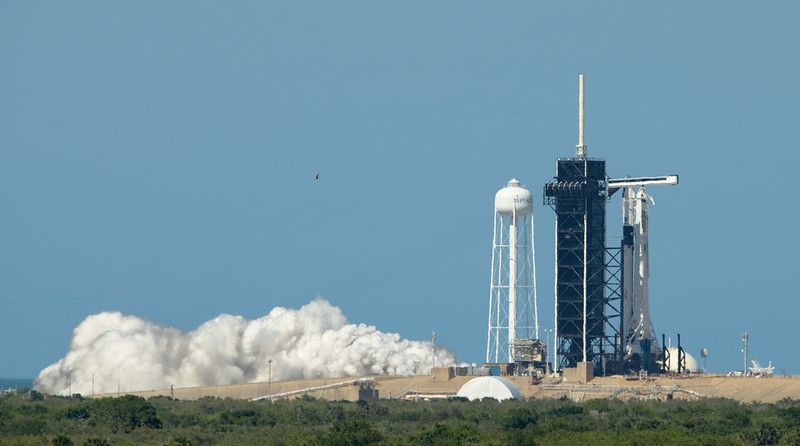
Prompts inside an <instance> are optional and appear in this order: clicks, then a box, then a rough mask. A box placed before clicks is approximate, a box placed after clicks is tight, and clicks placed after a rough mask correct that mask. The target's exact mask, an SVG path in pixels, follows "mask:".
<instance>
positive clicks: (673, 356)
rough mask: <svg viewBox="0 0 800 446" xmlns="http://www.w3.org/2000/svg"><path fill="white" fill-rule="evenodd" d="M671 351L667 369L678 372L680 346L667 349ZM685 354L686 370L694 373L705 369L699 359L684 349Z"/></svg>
mask: <svg viewBox="0 0 800 446" xmlns="http://www.w3.org/2000/svg"><path fill="white" fill-rule="evenodd" d="M667 350H668V351H669V361H667V369H668V370H669V371H670V372H677V371H678V348H677V347H670V348H668V349H667ZM684 355H686V371H687V372H692V373H700V372H702V371H703V369H702V368H701V367H700V364H698V363H697V360H696V359H694V357H693V356H692V355H690V354H688V353H686V351H685V350H684Z"/></svg>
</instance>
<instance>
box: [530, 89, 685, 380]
mask: <svg viewBox="0 0 800 446" xmlns="http://www.w3.org/2000/svg"><path fill="white" fill-rule="evenodd" d="M578 79H579V80H578V92H579V93H578V144H577V146H576V156H575V157H574V158H566V159H559V160H558V161H557V162H556V177H555V178H554V180H553V181H551V182H548V183H546V184H545V185H544V193H543V195H544V204H546V205H548V206H550V207H551V208H552V209H553V210H554V211H555V213H556V223H555V249H554V251H555V286H554V295H555V314H554V333H555V343H554V344H555V357H556V359H555V363H554V368H555V370H556V371H560V370H564V369H570V370H572V369H573V368H576V367H579V366H582V367H583V368H584V369H585V368H586V367H587V363H589V364H591V365H593V368H594V373H595V374H598V375H604V376H607V375H613V374H619V373H629V372H640V371H641V372H646V373H653V372H659V371H661V372H663V371H668V367H669V364H670V361H669V351H668V349H667V348H666V347H665V346H663V345H662V346H660V347H659V343H658V340H657V338H656V333H655V330H654V329H653V326H652V323H651V321H650V314H649V293H648V285H649V282H648V278H649V268H648V266H649V253H648V215H649V208H648V205H649V202H652V197H651V196H650V195H648V194H647V193H646V192H645V187H649V186H655V185H675V184H678V176H677V175H669V176H661V177H640V178H620V179H611V178H609V177H608V174H607V172H606V162H605V160H602V159H590V158H587V157H586V145H585V143H584V77H583V75H580V76H579V78H578ZM618 190H623V198H622V208H623V225H622V238H621V243H620V245H619V246H609V245H608V244H607V243H606V205H607V203H608V202H609V200H610V199H611V197H612V195H614V193H615V192H617V191H618ZM662 344H663V342H662ZM681 352H682V349H681V348H679V349H678V361H677V362H678V364H679V366H678V369H679V370H677V371H681V370H680V364H682V363H684V362H685V361H681Z"/></svg>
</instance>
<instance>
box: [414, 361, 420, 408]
mask: <svg viewBox="0 0 800 446" xmlns="http://www.w3.org/2000/svg"><path fill="white" fill-rule="evenodd" d="M414 401H419V360H416V361H414Z"/></svg>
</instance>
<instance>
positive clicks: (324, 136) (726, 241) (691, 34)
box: [0, 1, 800, 377]
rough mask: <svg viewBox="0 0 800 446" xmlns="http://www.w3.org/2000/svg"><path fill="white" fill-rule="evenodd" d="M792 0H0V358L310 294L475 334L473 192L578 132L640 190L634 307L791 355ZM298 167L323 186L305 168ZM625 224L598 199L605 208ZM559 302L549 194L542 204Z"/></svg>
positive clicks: (542, 161) (734, 363) (478, 276)
mask: <svg viewBox="0 0 800 446" xmlns="http://www.w3.org/2000/svg"><path fill="white" fill-rule="evenodd" d="M798 13H800V7H798V5H797V3H796V2H770V3H763V4H756V3H755V2H749V1H718V2H712V1H708V2H670V3H669V4H659V5H644V4H642V3H641V2H602V4H600V3H599V2H588V1H587V2H552V3H545V2H529V1H520V2H464V1H453V2H444V1H442V2H427V1H408V2H375V1H364V2H295V1H291V2H289V1H281V2H256V1H254V2H244V1H240V2H207V1H201V2H188V1H186V2H180V1H175V2H119V1H87V2H28V1H5V2H2V3H0V60H2V61H3V62H2V67H3V68H2V70H0V209H2V213H0V309H2V317H3V323H2V324H0V338H2V339H3V342H2V344H0V376H26V377H30V376H34V375H35V374H36V373H38V371H39V370H40V369H41V368H43V367H44V366H46V365H48V364H50V363H51V362H53V361H55V360H57V359H58V358H60V357H61V356H62V355H63V354H64V353H65V352H66V350H67V344H68V341H69V338H70V334H71V330H72V328H73V327H74V326H75V325H76V324H77V323H78V322H79V321H81V320H82V319H83V318H84V317H85V316H87V315H88V314H91V313H96V312H98V311H102V310H120V311H123V312H126V313H132V314H136V315H138V316H142V317H145V318H148V319H151V320H153V321H157V322H159V323H162V324H168V325H172V326H176V327H179V328H182V329H192V328H194V327H196V326H197V325H199V324H200V323H202V322H203V321H206V320H208V319H210V318H212V317H214V316H216V315H217V314H219V313H223V312H225V313H232V314H242V315H244V316H247V317H251V318H253V317H258V316H260V315H263V314H264V313H265V312H266V311H268V310H269V309H270V308H272V307H273V306H276V305H282V306H299V305H302V304H303V303H306V302H308V301H309V300H310V299H312V298H313V297H315V296H317V295H322V296H324V297H325V298H327V299H329V300H330V301H331V302H332V303H334V304H335V305H337V306H340V307H341V308H342V309H343V310H344V312H345V314H346V315H348V317H349V318H350V320H351V321H355V322H365V323H369V324H374V325H377V326H378V327H379V328H380V329H381V330H384V331H396V332H399V333H401V334H402V335H403V336H404V337H410V338H415V339H424V338H429V337H430V333H431V331H432V330H436V331H437V333H438V339H439V342H441V343H442V344H443V345H446V346H448V347H450V348H451V349H452V350H453V351H455V352H456V353H457V355H458V356H459V358H460V359H462V360H466V361H470V362H472V361H480V359H481V358H482V356H483V353H484V348H485V336H486V329H485V327H486V317H487V314H486V300H487V296H488V294H487V290H488V282H489V263H490V262H489V254H490V249H491V218H492V215H491V213H492V199H493V195H494V193H495V191H496V190H497V188H499V187H501V186H502V185H503V184H504V183H505V182H506V181H507V180H508V179H509V178H510V177H512V176H515V177H517V178H519V179H520V180H522V181H523V182H524V183H526V184H527V185H528V186H529V187H530V188H531V189H532V190H533V191H534V193H535V196H537V197H541V186H542V185H543V184H544V183H545V182H546V181H547V180H548V179H549V178H551V177H552V176H553V175H554V161H555V159H556V158H557V157H559V156H570V155H571V154H572V153H574V147H575V142H576V111H575V107H576V91H575V90H576V87H575V85H576V75H577V74H578V73H579V72H584V73H586V76H587V129H586V132H587V133H586V142H587V145H588V147H589V148H588V151H589V154H590V156H596V157H603V158H606V159H607V160H608V166H609V173H610V174H611V175H612V176H624V175H658V174H669V173H679V174H680V175H681V184H680V185H679V186H677V187H673V188H659V189H653V190H652V191H651V192H652V193H653V195H654V196H655V199H656V203H657V205H656V206H655V208H654V209H653V212H652V220H651V230H652V233H651V290H650V295H651V312H652V317H653V320H654V324H655V328H656V331H657V332H658V333H661V332H666V333H668V334H674V333H677V332H680V333H682V335H683V339H684V344H685V347H686V348H687V350H688V351H689V352H690V353H694V354H696V353H697V350H698V349H699V348H700V347H702V346H706V347H708V348H709V349H710V351H711V356H710V358H709V366H710V368H712V369H715V370H730V369H733V368H736V367H738V366H739V364H740V353H739V348H740V345H739V333H740V332H741V331H742V330H744V329H747V330H748V331H749V332H750V334H751V340H752V353H753V355H754V356H755V357H756V358H758V359H760V360H762V361H763V362H766V361H767V360H772V361H773V362H774V363H775V364H776V366H777V370H778V371H780V370H781V369H785V370H787V371H789V372H794V373H800V359H798V357H797V356H796V355H794V350H795V347H794V344H793V342H794V338H795V330H794V328H795V327H796V326H797V324H798V322H800V315H798V312H797V305H796V299H797V298H798V292H797V287H796V276H797V274H798V272H799V271H800V268H798V267H800V262H798V260H797V252H798V250H799V249H800V243H798V241H797V238H796V237H795V236H794V235H793V234H794V230H795V227H796V221H797V218H798V215H800V212H799V211H798V210H797V202H798V199H797V194H796V182H797V180H796V178H797V175H796V170H797V168H798V162H800V156H799V155H798V151H797V149H796V139H797V135H796V133H797V131H796V129H797V119H798V113H797V106H796V104H797V103H798V100H800V89H798V86H797V81H796V74H797V73H798V72H799V71H800V51H799V50H800V48H798V46H800V31H798V27H797V26H796V18H797V17H798ZM317 172H319V173H320V175H321V177H320V180H319V181H314V180H313V175H314V174H316V173H317ZM609 206H610V207H609V220H608V224H609V236H608V240H609V243H610V244H611V243H617V240H618V239H619V236H620V234H619V232H620V231H619V229H618V226H617V225H618V221H619V201H618V198H617V199H615V200H614V201H612V202H611V204H610V205H609ZM535 212H536V217H537V222H536V224H537V228H536V229H537V231H538V232H537V246H538V248H539V251H540V252H539V255H538V258H537V260H538V270H539V273H540V281H539V286H540V290H542V292H541V295H540V298H541V300H542V302H541V304H540V313H541V314H543V315H546V316H545V317H543V319H542V320H541V323H542V325H543V326H545V327H550V326H552V320H551V318H550V317H547V316H549V315H551V314H552V293H551V291H550V290H552V273H553V266H552V261H553V257H552V253H551V251H552V242H553V240H552V231H553V220H554V215H553V212H552V211H551V210H550V209H549V208H546V207H544V206H543V205H542V204H541V202H540V200H537V203H536V208H535Z"/></svg>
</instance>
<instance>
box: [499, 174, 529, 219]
mask: <svg viewBox="0 0 800 446" xmlns="http://www.w3.org/2000/svg"><path fill="white" fill-rule="evenodd" d="M494 210H495V212H499V213H501V214H511V213H512V212H514V211H516V213H517V215H526V214H529V213H530V212H531V211H533V194H532V193H531V191H529V190H528V189H525V188H524V187H522V184H521V183H520V182H519V181H517V180H516V179H514V178H512V179H511V181H509V182H508V186H506V187H504V188H502V189H500V190H499V191H497V194H495V196H494Z"/></svg>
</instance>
